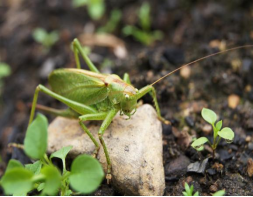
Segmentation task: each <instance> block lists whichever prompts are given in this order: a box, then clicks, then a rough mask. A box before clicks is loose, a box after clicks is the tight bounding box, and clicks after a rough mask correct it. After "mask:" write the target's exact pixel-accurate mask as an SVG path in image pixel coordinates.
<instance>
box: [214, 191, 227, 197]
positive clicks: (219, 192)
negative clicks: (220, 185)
mask: <svg viewBox="0 0 253 197" xmlns="http://www.w3.org/2000/svg"><path fill="white" fill-rule="evenodd" d="M225 193H226V192H225V190H219V191H217V192H215V193H214V194H213V195H212V196H224V195H225Z"/></svg>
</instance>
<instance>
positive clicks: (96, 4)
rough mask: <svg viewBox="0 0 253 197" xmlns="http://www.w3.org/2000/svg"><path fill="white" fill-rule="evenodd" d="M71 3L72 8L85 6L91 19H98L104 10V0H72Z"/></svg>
mask: <svg viewBox="0 0 253 197" xmlns="http://www.w3.org/2000/svg"><path fill="white" fill-rule="evenodd" d="M72 5H73V7H74V8H78V7H82V6H87V9H88V13H89V16H90V17H91V18H92V19H93V20H98V19H100V18H101V17H102V16H103V14H104V12H105V3H104V0H73V1H72Z"/></svg>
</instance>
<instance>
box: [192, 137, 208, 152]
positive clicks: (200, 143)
mask: <svg viewBox="0 0 253 197" xmlns="http://www.w3.org/2000/svg"><path fill="white" fill-rule="evenodd" d="M206 142H208V139H207V138H206V137H200V138H198V139H196V140H195V141H194V142H193V143H192V145H191V146H192V147H193V148H195V149H197V150H198V151H200V150H203V149H202V146H203V145H204V144H205V143H206Z"/></svg>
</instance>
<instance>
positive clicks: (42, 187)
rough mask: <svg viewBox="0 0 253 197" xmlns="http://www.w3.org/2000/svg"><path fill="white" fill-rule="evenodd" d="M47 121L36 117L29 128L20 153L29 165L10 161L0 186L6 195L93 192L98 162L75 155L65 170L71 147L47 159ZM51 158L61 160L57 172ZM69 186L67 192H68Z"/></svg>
mask: <svg viewBox="0 0 253 197" xmlns="http://www.w3.org/2000/svg"><path fill="white" fill-rule="evenodd" d="M47 125H48V123H47V119H46V117H45V116H43V115H41V114H39V115H37V117H36V119H35V120H34V121H33V122H32V123H31V124H30V125H29V127H28V130H27V133H26V137H25V140H24V146H23V148H24V151H25V153H26V154H27V155H28V156H29V157H30V158H31V159H33V160H34V161H35V162H34V163H33V164H26V165H25V166H23V165H22V164H21V163H20V162H19V161H17V160H13V159H12V160H10V161H9V163H8V166H7V169H6V171H5V174H4V175H3V177H2V179H1V181H0V184H1V186H2V187H3V189H4V192H5V194H7V195H20V196H21V195H27V194H28V192H31V191H33V190H37V191H38V192H40V195H56V194H58V193H60V194H61V195H63V196H69V195H72V194H75V193H74V191H72V189H73V190H75V191H77V192H78V193H77V194H89V193H91V192H93V191H94V190H96V189H97V188H98V186H99V185H100V183H101V181H102V180H103V177H104V172H103V169H102V167H101V165H100V164H99V162H98V161H97V160H96V159H94V158H93V157H91V156H88V155H79V156H78V157H77V158H76V159H75V160H74V161H73V163H72V165H71V169H70V171H68V170H67V169H66V163H65V158H66V156H67V154H68V153H69V151H70V150H71V149H72V146H67V147H63V148H62V149H60V150H58V151H56V152H54V153H52V154H51V156H50V157H49V158H48V156H47V155H46V150H47ZM53 158H59V159H61V160H62V165H63V170H62V172H60V171H59V170H58V169H57V168H56V167H55V166H54V165H53V163H52V159H53ZM70 186H71V188H70Z"/></svg>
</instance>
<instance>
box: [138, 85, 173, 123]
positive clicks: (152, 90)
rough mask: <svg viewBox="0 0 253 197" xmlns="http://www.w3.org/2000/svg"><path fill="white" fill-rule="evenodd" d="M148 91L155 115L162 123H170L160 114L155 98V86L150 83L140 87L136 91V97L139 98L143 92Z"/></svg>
mask: <svg viewBox="0 0 253 197" xmlns="http://www.w3.org/2000/svg"><path fill="white" fill-rule="evenodd" d="M147 93H149V94H150V95H151V96H152V98H153V102H154V105H155V108H156V111H157V116H158V119H159V120H160V121H162V122H163V123H164V124H171V123H170V121H168V120H165V119H164V118H163V117H162V116H161V111H160V108H159V105H158V102H157V98H156V91H155V88H154V87H153V86H151V85H148V86H145V87H143V88H142V89H140V90H139V92H138V93H137V98H138V99H140V98H141V97H143V96H144V95H145V94H147Z"/></svg>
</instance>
